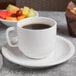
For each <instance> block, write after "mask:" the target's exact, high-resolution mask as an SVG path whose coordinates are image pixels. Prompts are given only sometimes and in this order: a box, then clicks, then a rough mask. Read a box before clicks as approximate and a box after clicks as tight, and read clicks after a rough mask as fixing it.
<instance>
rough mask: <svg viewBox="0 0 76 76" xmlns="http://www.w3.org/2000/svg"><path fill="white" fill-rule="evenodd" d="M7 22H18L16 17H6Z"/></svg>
mask: <svg viewBox="0 0 76 76" xmlns="http://www.w3.org/2000/svg"><path fill="white" fill-rule="evenodd" d="M6 20H11V21H17V18H16V17H6Z"/></svg>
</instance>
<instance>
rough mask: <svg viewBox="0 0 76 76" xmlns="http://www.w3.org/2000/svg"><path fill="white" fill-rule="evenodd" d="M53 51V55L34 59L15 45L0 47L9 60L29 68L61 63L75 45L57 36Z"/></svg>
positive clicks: (68, 57) (70, 55)
mask: <svg viewBox="0 0 76 76" xmlns="http://www.w3.org/2000/svg"><path fill="white" fill-rule="evenodd" d="M54 51H55V52H54V53H53V55H48V57H46V58H44V59H40V60H35V59H30V58H28V57H26V56H25V55H23V54H22V53H21V52H20V51H19V49H18V48H17V47H16V48H15V47H10V46H8V44H7V43H6V44H5V45H4V46H3V47H2V54H3V55H4V56H5V57H6V58H7V59H8V60H9V61H11V62H13V63H16V64H19V65H22V66H25V67H29V68H31V67H32V68H43V67H49V66H54V65H57V64H60V63H63V62H65V61H67V60H69V59H70V58H71V57H72V56H73V54H74V52H75V47H74V46H73V44H72V43H71V42H70V41H68V40H67V39H65V38H63V37H61V36H57V43H56V47H55V49H54Z"/></svg>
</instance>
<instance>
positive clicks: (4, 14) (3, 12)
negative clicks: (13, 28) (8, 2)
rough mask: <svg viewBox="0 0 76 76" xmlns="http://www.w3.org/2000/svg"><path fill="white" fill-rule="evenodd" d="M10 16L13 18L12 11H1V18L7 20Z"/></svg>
mask: <svg viewBox="0 0 76 76" xmlns="http://www.w3.org/2000/svg"><path fill="white" fill-rule="evenodd" d="M9 16H11V12H10V11H8V10H5V11H0V18H2V19H6V17H9Z"/></svg>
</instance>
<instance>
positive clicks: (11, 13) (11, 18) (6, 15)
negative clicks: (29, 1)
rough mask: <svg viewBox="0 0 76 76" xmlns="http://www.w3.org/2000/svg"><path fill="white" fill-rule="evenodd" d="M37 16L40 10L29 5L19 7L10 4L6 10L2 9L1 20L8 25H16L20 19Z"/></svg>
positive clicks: (0, 11)
mask: <svg viewBox="0 0 76 76" xmlns="http://www.w3.org/2000/svg"><path fill="white" fill-rule="evenodd" d="M36 16H39V14H38V12H37V11H35V10H34V9H33V8H30V7H27V6H24V7H23V8H19V7H17V6H15V5H11V4H9V5H8V6H7V7H6V9H5V10H0V21H1V22H2V23H3V24H5V25H7V26H16V25H17V22H18V21H20V20H22V19H26V18H30V17H36Z"/></svg>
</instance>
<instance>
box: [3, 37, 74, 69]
mask: <svg viewBox="0 0 76 76" xmlns="http://www.w3.org/2000/svg"><path fill="white" fill-rule="evenodd" d="M57 38H59V39H61V40H63V41H65V42H66V43H67V44H68V45H69V47H70V52H69V55H68V56H67V57H66V58H65V57H64V59H62V60H60V61H56V62H55V63H53V64H49V65H43V66H42V65H41V66H40V65H27V64H22V63H19V62H17V61H16V60H14V59H10V58H9V57H8V55H7V54H5V53H4V51H5V50H4V48H5V47H4V46H3V47H2V54H3V56H4V57H5V58H6V59H7V60H9V61H10V62H12V63H15V64H18V65H21V66H24V67H28V68H44V67H50V66H55V65H58V64H61V63H63V62H65V61H67V60H69V59H70V58H71V57H72V56H73V55H74V53H75V47H74V45H73V44H72V42H71V41H69V40H67V39H66V38H64V37H62V36H59V35H57Z"/></svg>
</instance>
